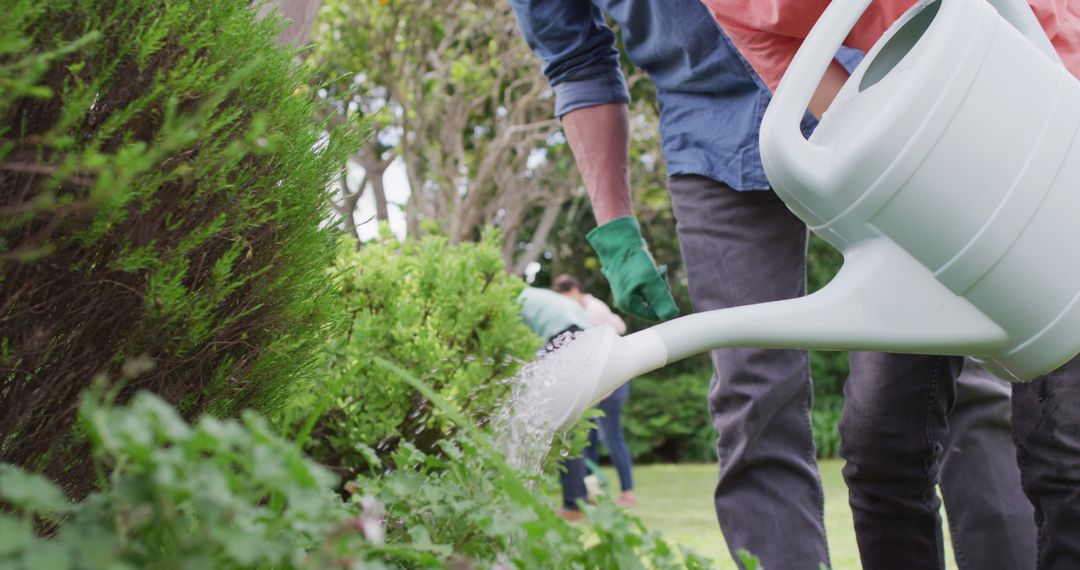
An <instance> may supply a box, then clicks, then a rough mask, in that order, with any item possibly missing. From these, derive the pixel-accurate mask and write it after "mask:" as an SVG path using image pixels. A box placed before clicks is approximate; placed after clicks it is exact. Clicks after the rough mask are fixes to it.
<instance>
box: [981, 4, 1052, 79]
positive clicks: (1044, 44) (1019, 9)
mask: <svg viewBox="0 0 1080 570" xmlns="http://www.w3.org/2000/svg"><path fill="white" fill-rule="evenodd" d="M987 1H988V2H989V3H990V5H991V6H993V7H994V8H995V9H996V10H997V11H998V14H1001V17H1002V18H1005V20H1006V21H1008V22H1009V23H1010V24H1012V26H1013V27H1014V28H1016V29H1017V31H1019V32H1020V33H1021V34H1023V35H1024V37H1026V38H1027V39H1028V41H1030V42H1031V43H1032V45H1034V46H1035V47H1037V48H1039V51H1041V52H1043V53H1044V54H1046V55H1047V57H1049V58H1050V60H1051V61H1053V62H1055V63H1058V64H1060V63H1061V57H1060V56H1059V55H1058V52H1057V50H1055V49H1054V45H1053V44H1052V43H1050V38H1048V37H1047V36H1046V31H1045V30H1043V27H1042V24H1040V23H1039V19H1038V18H1036V17H1035V12H1033V11H1032V9H1031V6H1030V5H1029V4H1028V3H1027V0H987Z"/></svg>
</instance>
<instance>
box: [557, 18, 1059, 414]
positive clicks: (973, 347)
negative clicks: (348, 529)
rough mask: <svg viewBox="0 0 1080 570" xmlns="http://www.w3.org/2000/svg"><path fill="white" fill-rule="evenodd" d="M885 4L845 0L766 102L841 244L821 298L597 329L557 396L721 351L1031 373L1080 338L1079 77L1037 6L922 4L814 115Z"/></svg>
mask: <svg viewBox="0 0 1080 570" xmlns="http://www.w3.org/2000/svg"><path fill="white" fill-rule="evenodd" d="M869 3H870V0H834V1H833V2H832V3H831V4H830V5H829V7H828V9H827V10H826V11H825V13H824V14H823V15H822V17H821V19H820V20H819V21H818V23H817V24H816V25H815V27H814V29H813V31H812V32H811V33H810V35H809V36H808V37H807V39H806V41H805V43H804V44H803V46H802V48H801V49H800V50H799V52H798V55H797V56H796V57H795V59H794V61H793V62H792V64H791V66H790V68H789V70H788V72H787V74H786V75H785V76H784V79H783V81H782V82H781V83H780V87H779V88H778V89H777V91H776V94H775V97H774V99H773V101H772V103H771V104H770V106H769V108H768V111H767V112H766V114H765V118H764V122H763V124H762V130H761V154H762V159H763V161H764V164H765V170H766V172H767V173H768V176H769V180H770V181H771V183H772V185H773V187H774V188H775V190H776V192H777V194H778V195H779V196H780V197H781V198H783V200H784V201H785V202H786V203H787V205H788V207H789V208H790V209H791V210H792V211H793V212H795V214H797V215H798V216H799V217H800V218H801V219H802V220H803V221H805V222H806V223H807V225H808V226H809V227H810V228H811V230H812V231H814V232H815V233H816V234H818V235H819V236H821V237H822V238H824V239H825V240H827V241H828V242H829V243H830V244H832V245H833V246H834V247H836V248H837V249H839V250H840V251H842V252H843V254H844V265H843V268H842V269H841V270H840V273H839V274H838V275H837V276H836V278H835V279H834V280H833V281H832V282H831V283H829V284H828V285H827V286H826V287H825V288H824V289H822V290H821V291H818V292H816V293H814V294H812V295H809V296H806V297H802V298H798V299H792V300H786V301H777V302H772V303H763V304H759V305H749V306H745V307H737V308H732V309H724V310H718V311H710V312H705V313H697V314H692V315H688V316H685V317H682V318H679V319H675V320H673V321H669V322H667V323H663V324H660V325H657V326H655V327H652V328H650V329H647V330H643V331H640V332H638V333H635V334H632V335H629V336H626V337H622V338H619V337H617V336H616V335H615V333H614V332H612V331H610V330H608V331H607V332H604V333H600V334H601V335H602V336H601V338H600V339H599V340H598V341H597V343H598V346H597V347H596V348H595V349H594V350H591V351H590V352H591V353H592V354H593V355H594V357H593V358H592V359H591V360H592V361H591V362H590V363H588V365H583V366H582V367H581V368H580V370H581V371H582V372H581V374H580V375H577V377H575V378H573V379H572V382H571V381H570V379H568V381H567V382H566V383H565V384H566V386H565V389H563V387H562V386H560V387H559V389H560V390H561V392H560V394H559V395H558V397H555V398H552V399H551V400H550V401H549V402H548V403H547V404H546V405H547V406H548V407H549V413H550V416H549V417H550V418H552V420H553V422H554V425H561V426H562V427H563V428H566V427H569V426H570V425H572V424H573V423H574V422H575V421H576V420H577V419H578V418H579V417H580V416H581V414H582V413H584V411H585V410H586V409H587V408H588V407H589V406H591V405H592V404H593V403H595V402H596V401H597V400H599V399H601V398H602V397H603V396H604V395H606V394H607V393H609V392H610V391H611V390H613V389H615V388H616V387H618V386H620V385H621V384H623V383H625V382H626V381H628V380H629V379H631V378H633V377H635V376H638V375H641V374H644V373H646V372H649V371H651V370H655V369H657V368H660V367H661V366H664V365H665V364H667V363H669V362H673V361H676V360H679V359H682V358H685V357H687V356H691V355H694V354H698V353H701V352H705V351H707V350H710V349H713V348H718V347H736V346H753V347H762V348H807V349H838V350H871V351H887V352H905V353H915V354H954V355H972V356H974V357H975V358H976V359H977V360H979V361H980V362H982V363H983V365H984V366H985V367H986V368H988V369H989V370H991V371H992V372H994V373H995V374H997V375H998V376H1001V377H1003V378H1005V379H1008V380H1012V381H1024V380H1030V379H1032V378H1034V377H1036V376H1039V375H1041V374H1045V373H1047V372H1050V371H1052V370H1054V369H1055V368H1057V367H1058V366H1060V365H1062V364H1063V363H1065V362H1066V361H1068V360H1069V359H1070V358H1071V357H1073V356H1074V355H1076V354H1077V353H1078V352H1080V304H1078V303H1077V299H1078V297H1080V144H1077V145H1074V144H1073V143H1074V141H1075V139H1076V136H1077V131H1078V127H1080V81H1077V80H1076V79H1075V78H1073V77H1072V75H1070V74H1069V72H1068V71H1067V70H1066V69H1065V67H1064V66H1063V65H1062V64H1061V62H1060V60H1059V59H1058V57H1057V55H1056V53H1055V52H1054V50H1053V48H1052V47H1051V45H1050V41H1049V40H1048V39H1047V37H1046V36H1045V34H1044V33H1043V31H1042V28H1041V27H1040V26H1039V23H1038V21H1037V19H1036V18H1035V15H1034V13H1033V12H1032V11H1031V9H1030V7H1029V6H1028V5H1027V3H1026V2H1024V0H994V1H992V2H991V3H987V2H986V1H984V0H923V1H921V2H919V3H917V4H916V5H915V6H913V7H912V8H911V9H910V10H909V11H908V12H907V13H905V14H904V15H903V16H902V17H901V18H900V19H899V20H897V22H895V23H894V24H893V25H892V27H891V28H889V30H888V31H887V32H886V33H885V35H884V36H882V38H881V39H880V40H879V41H878V42H877V44H876V45H875V46H874V48H873V49H872V50H871V51H870V52H869V53H868V54H867V55H866V57H865V59H864V60H863V61H862V63H861V65H860V66H859V67H858V68H857V69H856V71H855V73H854V74H853V75H852V76H851V78H850V79H849V80H848V81H847V83H846V84H845V85H844V87H843V89H842V90H841V91H840V93H839V95H838V96H837V98H836V100H835V102H834V103H833V104H832V106H831V108H830V110H829V111H828V112H827V113H826V114H825V116H824V117H822V120H821V122H820V125H819V127H818V128H817V130H816V132H815V133H814V134H813V136H811V137H810V139H809V140H807V139H806V138H804V137H803V135H802V134H801V132H800V130H799V122H800V120H801V119H802V117H803V114H804V112H805V110H806V108H807V105H808V103H809V101H810V97H811V95H812V94H813V93H814V91H815V89H816V87H817V84H818V82H819V81H820V79H821V77H822V75H823V74H824V72H825V69H826V67H827V66H828V65H829V62H830V61H832V59H833V56H834V54H836V52H837V49H838V48H839V47H840V44H841V42H842V41H843V40H844V38H845V37H846V36H847V35H848V33H849V31H850V30H851V28H852V27H853V26H854V25H855V23H856V22H857V21H858V19H859V17H860V16H861V14H862V13H863V12H864V11H865V10H866V7H867V6H868V5H869Z"/></svg>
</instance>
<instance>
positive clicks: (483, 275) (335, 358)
mask: <svg viewBox="0 0 1080 570" xmlns="http://www.w3.org/2000/svg"><path fill="white" fill-rule="evenodd" d="M498 244H499V242H498V236H497V235H496V234H495V233H494V232H491V233H488V234H487V235H486V236H485V237H483V238H482V239H481V241H480V242H478V243H460V244H456V245H450V244H449V243H448V241H447V239H446V238H445V237H442V236H436V235H428V236H425V237H423V238H422V239H420V240H419V241H416V240H410V241H407V242H404V243H399V242H398V241H397V240H396V239H394V238H393V237H392V236H390V235H389V234H388V233H386V232H384V233H383V235H382V237H381V238H379V239H377V240H374V241H372V242H368V243H366V244H364V245H363V246H362V247H361V248H360V250H359V251H357V250H356V249H355V247H354V245H353V244H352V243H349V242H348V241H347V240H346V241H345V242H344V243H343V244H342V247H341V249H340V250H339V254H338V257H337V260H336V262H335V266H334V269H333V279H332V287H333V292H334V294H335V295H336V296H337V299H338V302H339V304H340V305H339V306H340V308H339V310H340V311H341V312H342V313H343V314H346V315H348V318H347V326H346V327H344V328H343V329H342V330H341V332H340V333H339V334H338V335H337V336H336V337H335V338H334V339H333V341H332V342H331V343H329V345H328V349H327V354H328V357H329V358H328V372H327V373H326V374H325V375H324V376H323V377H322V380H321V384H320V385H319V386H318V387H317V388H316V389H314V390H312V391H311V392H310V393H309V394H308V395H307V396H301V397H299V398H298V399H296V400H295V401H294V403H293V404H290V406H289V408H288V409H287V413H286V415H287V416H288V418H287V419H286V420H285V421H286V423H288V424H291V425H292V426H294V427H293V429H294V430H298V431H299V433H300V434H301V435H300V436H299V439H300V440H302V441H305V442H306V443H305V449H306V451H307V452H308V453H309V454H310V455H311V456H312V457H313V458H315V459H316V460H318V461H320V462H322V463H323V464H325V465H327V466H328V467H330V468H332V469H334V470H335V471H337V472H339V473H342V474H350V473H352V472H354V471H356V469H357V468H362V467H364V466H365V465H367V464H368V463H369V462H368V461H367V459H366V458H367V457H368V456H369V455H370V450H374V453H375V454H377V455H379V456H384V457H389V456H390V455H391V453H392V452H393V451H394V450H395V449H396V448H397V447H398V445H400V444H401V443H403V442H409V443H410V445H412V446H415V447H416V448H417V449H419V450H420V451H421V452H424V453H428V452H437V451H438V449H439V448H438V444H439V441H440V440H442V439H445V438H447V437H448V436H449V435H450V434H451V433H452V431H453V428H452V424H451V422H449V421H448V420H447V419H446V417H445V416H444V415H443V414H441V413H440V412H439V411H438V410H437V409H434V408H432V407H431V404H430V402H429V401H428V400H427V399H425V398H423V397H422V396H421V394H419V393H418V392H417V391H416V390H415V389H413V388H412V387H411V386H409V385H408V384H406V383H404V382H402V381H401V379H400V378H399V377H398V376H396V375H395V374H393V373H391V372H389V371H387V370H386V369H385V368H382V367H379V366H377V365H376V360H377V359H378V358H384V359H386V360H388V361H391V362H394V363H396V364H397V365H399V366H401V367H402V368H404V369H405V370H408V371H409V372H411V373H412V374H415V375H416V376H417V377H419V378H420V379H421V380H422V381H423V382H424V383H425V384H426V385H428V386H430V387H431V388H432V389H433V390H435V391H437V392H438V393H439V394H441V395H442V396H443V397H445V398H446V399H447V400H448V401H449V402H450V403H451V405H453V406H454V407H455V408H456V409H457V410H459V411H461V412H462V413H464V415H465V416H466V417H467V418H468V419H469V420H470V421H471V422H472V423H476V424H478V425H480V426H484V425H487V424H488V423H489V422H490V420H491V418H492V417H493V415H494V414H495V413H497V411H498V410H499V409H500V406H501V405H502V404H503V403H504V402H505V400H506V397H507V396H508V395H509V392H510V387H509V385H508V384H507V382H506V379H508V378H510V377H511V376H513V374H514V373H515V372H516V371H517V369H518V368H519V367H520V365H521V363H522V362H524V361H525V360H528V359H531V358H532V357H533V356H534V355H535V352H536V350H537V349H538V348H539V347H540V345H541V344H542V343H541V340H540V338H539V337H537V336H535V335H534V334H533V333H532V331H531V330H530V329H529V328H528V327H527V326H526V325H525V323H524V322H523V321H522V319H521V315H520V311H521V306H520V305H519V304H518V302H517V297H518V295H519V294H520V293H521V290H522V289H523V288H524V287H525V284H524V282H523V281H522V280H521V279H520V278H518V277H515V276H512V275H508V274H507V273H506V272H505V270H504V266H503V261H502V257H501V254H500V250H499V245H498ZM305 423H307V424H308V425H307V426H306V427H304V424H305Z"/></svg>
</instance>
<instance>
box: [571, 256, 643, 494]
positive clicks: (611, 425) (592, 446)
mask: <svg viewBox="0 0 1080 570" xmlns="http://www.w3.org/2000/svg"><path fill="white" fill-rule="evenodd" d="M551 288H552V289H554V290H555V291H557V292H559V293H561V294H563V295H565V296H567V297H569V298H571V299H573V300H574V301H575V302H577V303H578V304H579V305H581V307H582V308H583V309H585V314H586V315H587V316H588V317H589V322H590V323H592V325H593V326H597V327H599V326H609V327H611V328H613V329H615V332H616V334H618V335H619V336H622V335H624V334H626V323H625V322H623V320H622V319H621V318H619V316H618V315H616V314H615V313H613V312H611V308H609V307H608V306H607V304H606V303H604V302H603V301H601V300H600V299H597V298H596V297H593V296H592V295H590V294H588V293H586V292H585V291H584V290H582V287H581V281H578V279H577V278H576V277H574V276H572V275H565V274H564V275H560V276H558V277H556V278H555V281H554V282H553V283H552V285H551ZM629 397H630V384H629V383H626V384H623V385H622V386H620V387H619V388H618V389H616V390H615V391H614V392H612V393H611V394H610V395H609V396H608V397H607V398H604V399H603V400H602V401H601V402H600V403H599V404H597V407H598V408H600V411H602V412H604V417H602V418H597V420H596V422H597V423H596V427H594V428H593V429H592V431H590V432H589V447H587V448H585V458H586V459H588V460H589V461H591V462H592V463H593V465H600V441H601V440H602V441H603V442H604V447H606V448H607V450H608V454H609V455H610V456H611V464H612V465H613V466H614V467H615V471H616V472H617V473H618V474H619V486H620V488H621V491H622V492H621V493H620V494H619V496H618V497H616V498H615V504H617V505H620V506H623V507H632V506H634V505H636V504H637V497H635V496H634V475H633V468H634V460H633V459H632V458H631V456H630V447H629V446H627V445H626V439H625V438H624V437H623V428H622V409H623V405H624V404H625V403H626V400H627V399H628V398H629Z"/></svg>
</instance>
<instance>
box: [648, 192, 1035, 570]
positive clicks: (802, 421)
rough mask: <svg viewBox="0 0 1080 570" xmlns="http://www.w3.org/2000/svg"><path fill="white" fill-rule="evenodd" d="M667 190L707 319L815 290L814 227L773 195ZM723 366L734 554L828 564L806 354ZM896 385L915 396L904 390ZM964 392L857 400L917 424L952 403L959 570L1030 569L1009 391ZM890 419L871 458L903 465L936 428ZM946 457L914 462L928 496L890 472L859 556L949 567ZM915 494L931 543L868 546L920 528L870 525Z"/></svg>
mask: <svg viewBox="0 0 1080 570" xmlns="http://www.w3.org/2000/svg"><path fill="white" fill-rule="evenodd" d="M668 186H669V189H670V191H671V196H672V202H673V204H674V209H675V217H676V220H677V226H676V227H677V230H678V234H679V241H680V244H681V246H682V255H683V260H684V263H685V264H686V268H687V274H688V277H689V286H690V295H691V297H692V299H693V301H694V305H695V309H696V310H699V311H704V310H711V309H720V308H727V307H733V306H739V305H745V304H750V303H760V302H764V301H773V300H779V299H787V298H792V297H797V296H800V295H803V294H805V292H806V244H807V230H806V226H805V225H804V224H803V223H802V222H801V221H800V220H799V219H798V218H796V217H795V216H794V215H793V214H791V212H790V211H788V209H787V207H786V206H785V205H784V204H783V202H781V201H780V199H779V198H777V197H776V195H775V194H773V193H772V192H736V191H734V190H732V189H731V188H729V187H728V186H726V185H724V184H722V183H719V182H716V181H714V180H711V179H708V178H704V177H699V176H675V177H672V178H671V179H670V180H669V183H668ZM711 357H712V362H713V366H714V369H715V374H714V375H713V379H712V384H711V388H710V391H709V411H710V413H711V415H712V420H713V425H714V426H715V428H716V430H717V432H718V433H719V438H718V440H717V450H718V453H719V458H720V461H719V465H720V477H719V482H718V483H717V486H716V493H715V503H716V512H717V517H718V519H719V522H720V528H721V530H722V531H723V533H724V537H725V539H726V540H727V544H728V547H729V549H730V550H731V551H732V552H735V551H737V550H739V549H745V550H748V551H750V552H751V553H753V554H755V555H757V556H758V557H760V558H761V561H762V565H763V566H764V567H765V568H770V569H781V570H789V569H791V570H797V569H802V568H809V569H815V570H816V569H817V568H818V563H819V562H825V563H826V564H828V560H829V558H828V547H827V545H826V542H825V530H824V523H823V494H822V490H821V482H820V479H819V477H818V472H817V463H816V460H815V450H814V442H813V435H812V429H811V423H810V406H811V396H812V389H811V384H810V373H809V363H808V358H807V355H806V353H805V352H803V351H797V350H764V349H748V348H732V349H721V350H715V351H713V352H712V353H711ZM958 369H959V366H957V370H958ZM909 383H910V382H909ZM950 383H951V380H950ZM861 386H863V383H861V382H855V383H850V382H849V387H848V390H847V392H848V397H849V398H852V397H853V395H852V394H851V392H852V391H854V390H853V389H854V388H859V387H861ZM890 386H895V387H897V388H900V389H901V390H903V389H905V387H906V385H905V383H904V382H892V383H890ZM958 386H959V388H958V389H957V392H958V393H959V394H960V396H959V397H956V398H945V399H942V401H941V403H940V404H938V403H937V400H933V401H931V398H930V397H929V396H927V397H924V398H922V399H921V400H918V401H917V402H913V401H909V400H904V401H897V402H895V407H889V406H886V405H885V404H886V403H888V402H889V400H891V399H892V398H901V397H906V396H904V395H903V394H902V393H900V394H898V395H896V396H893V395H888V394H887V393H886V392H885V391H884V389H883V388H880V387H873V388H872V387H870V386H866V387H867V388H868V389H867V390H859V394H856V395H854V399H855V400H856V401H859V400H860V395H862V394H864V393H865V395H866V396H867V397H879V398H880V400H879V402H880V403H881V404H882V405H883V408H884V409H886V410H887V411H888V413H890V414H906V413H911V409H912V407H913V406H914V407H915V408H916V409H915V411H914V414H915V415H919V414H920V412H923V411H924V408H927V407H929V406H932V405H933V406H937V408H940V412H941V413H940V414H939V415H940V416H941V418H942V420H943V418H944V413H945V410H946V409H947V408H948V407H949V406H954V407H955V409H954V410H953V412H952V414H953V415H952V416H950V420H951V421H953V422H954V426H953V430H952V435H951V437H952V438H953V440H952V441H945V440H944V430H942V433H941V434H940V435H941V437H940V438H939V439H938V440H937V441H938V442H940V445H941V447H942V448H943V449H945V450H947V451H948V453H946V454H945V460H944V470H943V472H942V473H941V481H942V486H943V488H944V491H943V492H944V495H945V504H946V509H947V510H948V513H949V517H950V523H951V524H952V526H953V528H952V529H951V530H952V533H953V541H954V545H955V548H956V550H957V552H958V553H959V554H958V558H959V559H960V564H961V565H962V567H965V568H973V569H980V568H995V569H997V568H1000V569H1010V568H1017V569H1020V568H1031V567H1033V566H1034V557H1035V555H1034V550H1035V548H1034V542H1035V532H1034V525H1033V524H1032V522H1031V521H1032V515H1031V512H1032V511H1031V506H1030V505H1029V504H1028V503H1027V501H1025V500H1024V497H1023V494H1022V492H1021V490H1020V483H1019V473H1018V469H1017V467H1016V459H1015V448H1014V447H1013V445H1012V443H1011V441H1010V436H1009V431H1008V429H1009V394H1008V390H1007V387H1004V386H1003V385H1002V384H1000V383H998V381H996V380H992V379H990V378H987V377H986V375H985V374H984V375H979V374H965V375H964V376H962V377H961V379H960V381H959V383H958ZM937 408H935V410H937ZM901 410H902V411H901ZM885 420H886V417H885V416H881V417H879V418H878V421H877V422H876V425H875V426H874V427H875V428H882V429H883V430H891V433H890V435H889V437H887V438H885V439H884V440H883V441H878V442H875V443H874V444H873V445H874V449H873V450H870V451H868V455H871V456H874V457H885V458H889V457H891V458H892V461H893V462H894V463H892V464H891V465H892V466H893V467H892V468H893V470H894V471H897V470H898V469H900V466H899V465H897V462H899V461H901V458H900V457H899V455H898V453H899V452H898V451H897V450H899V449H903V448H904V447H905V446H906V443H905V442H907V441H908V440H912V439H914V440H920V439H922V438H923V436H924V433H925V430H922V431H920V430H910V431H909V429H908V427H906V424H905V425H903V426H889V425H886V424H888V423H889V422H887V421H885ZM942 423H943V421H942ZM853 425H854V424H853V423H852V422H851V421H850V420H849V421H847V422H846V423H845V424H844V426H845V427H847V428H849V433H847V434H846V436H845V435H844V434H842V438H844V440H843V441H844V446H845V449H850V448H851V446H852V445H853V444H854V443H855V441H856V440H857V439H858V438H855V437H854V436H853V434H852V433H850V431H851V428H852V427H853ZM860 449H861V447H860ZM935 449H937V448H936V447H935ZM937 456H938V455H934V454H931V453H926V454H924V455H923V456H922V457H920V458H919V460H918V461H916V462H915V463H914V467H916V468H918V470H919V472H920V474H921V481H922V486H921V487H920V488H918V489H914V490H912V489H908V488H906V487H905V483H904V482H903V481H899V480H897V481H895V482H894V483H895V484H894V485H891V484H890V482H889V479H888V477H884V478H882V479H881V480H880V481H879V483H880V485H881V488H880V492H879V493H878V494H877V495H876V496H874V497H873V498H870V497H867V500H866V501H864V503H865V507H866V508H865V509H858V508H857V509H855V517H856V526H857V527H858V528H859V532H860V536H859V542H860V547H861V550H864V551H865V550H867V549H869V550H872V551H873V552H876V553H879V554H880V556H882V557H883V558H882V560H884V561H885V562H883V563H882V564H881V565H876V564H875V565H871V564H870V563H868V561H867V559H866V557H865V554H864V564H865V565H866V567H867V568H916V567H919V565H920V564H927V563H929V564H934V566H932V567H934V568H938V567H940V560H939V558H940V547H941V540H940V533H941V531H940V522H939V520H938V518H937V503H936V502H935V501H936V496H935V495H934V494H933V486H934V483H935V482H936V477H937V475H938V469H937V468H936V467H930V468H928V467H927V465H928V464H927V461H929V464H930V465H931V466H933V465H936V463H935V462H934V461H932V458H934V457H937ZM883 465H884V464H883ZM852 483H854V484H855V485H856V489H857V488H858V486H859V485H858V481H857V480H854V481H853V480H851V479H850V478H849V485H851V484H852ZM856 489H853V491H852V499H851V500H852V504H853V505H855V504H856V502H857V501H856V496H857V495H859V492H858V491H857V490H856ZM911 493H913V494H914V496H916V497H918V499H919V501H920V508H921V509H922V513H923V515H924V516H926V514H927V513H929V512H931V511H932V512H933V515H929V517H930V518H929V522H927V523H926V524H924V525H923V526H924V528H923V530H922V533H923V534H921V535H919V536H920V537H921V542H918V544H915V545H912V544H905V546H904V548H903V549H893V545H891V544H889V540H888V538H889V537H886V538H885V539H884V540H883V542H882V543H881V545H880V546H879V545H878V544H877V543H871V542H866V541H864V540H863V536H871V535H873V533H875V532H877V529H881V532H882V533H886V532H891V530H890V529H892V528H893V526H903V527H905V528H907V527H908V526H912V521H909V520H906V519H903V518H901V519H898V520H896V521H892V522H893V523H895V524H893V525H892V526H888V525H887V526H886V527H879V526H875V525H877V524H880V523H881V520H871V519H869V518H867V517H866V516H864V515H865V513H866V512H867V511H870V512H879V513H880V514H881V515H882V516H881V517H877V518H878V519H882V518H888V516H889V514H890V513H891V512H892V511H893V507H894V505H893V504H892V502H893V501H897V502H899V503H903V502H904V501H905V500H907V499H908V494H911ZM859 496H862V495H859ZM860 506H863V503H860ZM875 510H876V511H875ZM924 522H925V521H924ZM935 524H936V525H937V526H934V525H935ZM867 527H873V529H874V530H868V528H867ZM931 527H932V528H931ZM867 533H871V534H867ZM879 534H880V533H879ZM886 548H887V549H888V551H887V552H886V551H885V550H884V549H886Z"/></svg>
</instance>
